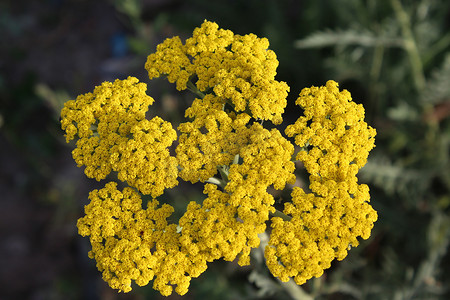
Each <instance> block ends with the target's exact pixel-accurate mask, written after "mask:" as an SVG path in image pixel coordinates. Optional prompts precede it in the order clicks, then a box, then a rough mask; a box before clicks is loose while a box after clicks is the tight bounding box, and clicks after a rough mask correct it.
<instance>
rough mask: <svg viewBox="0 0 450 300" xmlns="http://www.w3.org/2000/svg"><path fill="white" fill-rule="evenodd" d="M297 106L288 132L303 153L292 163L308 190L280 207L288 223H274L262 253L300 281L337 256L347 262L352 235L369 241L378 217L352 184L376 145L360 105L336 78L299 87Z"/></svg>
mask: <svg viewBox="0 0 450 300" xmlns="http://www.w3.org/2000/svg"><path fill="white" fill-rule="evenodd" d="M296 104H298V105H300V106H301V107H302V108H303V109H304V116H302V117H300V118H299V119H298V120H297V121H296V122H295V124H293V125H290V126H288V127H287V128H286V134H287V135H288V136H295V143H296V144H297V145H298V146H300V147H302V148H304V149H305V151H300V152H299V153H298V155H297V159H299V160H301V161H302V162H303V164H304V165H305V168H306V170H307V171H308V173H309V174H310V182H311V184H310V189H311V191H312V193H309V194H306V193H305V192H304V191H303V190H302V189H300V188H297V187H296V188H294V190H293V192H292V203H286V205H285V209H284V213H285V214H286V215H288V216H291V217H292V218H291V219H290V220H283V219H281V218H272V225H271V226H272V228H273V230H272V233H271V236H270V240H269V246H268V247H266V252H265V256H266V259H267V265H268V267H269V269H270V271H271V272H272V274H274V275H275V276H278V277H280V279H281V280H282V281H287V280H289V277H294V278H295V281H296V282H297V284H303V283H304V282H305V281H306V280H308V279H309V278H311V277H313V276H316V277H319V276H321V275H322V273H323V270H324V269H327V268H329V267H330V264H331V261H332V260H333V259H334V258H337V259H338V260H342V259H344V258H345V256H346V255H347V250H348V248H349V247H356V246H358V244H359V243H358V240H357V237H359V236H360V237H362V238H363V239H367V238H369V236H370V231H371V229H372V227H373V223H374V222H375V221H376V220H377V213H376V212H375V210H374V209H373V208H372V207H371V206H370V205H369V200H370V195H369V188H368V187H367V186H366V185H364V184H361V185H358V184H357V178H356V173H357V172H358V170H359V169H360V168H361V167H362V166H364V164H365V163H366V160H367V156H368V154H369V151H370V150H371V149H372V148H373V147H374V136H375V134H376V132H375V130H374V129H373V128H371V127H370V126H367V123H366V122H364V108H363V107H362V105H357V104H356V103H354V102H352V101H351V95H350V93H349V92H348V91H346V90H344V91H342V92H340V91H339V89H338V85H337V83H336V82H334V81H331V80H330V81H328V82H327V84H326V86H324V87H319V88H317V87H312V88H305V89H303V90H302V92H301V93H300V96H299V98H298V99H297V101H296Z"/></svg>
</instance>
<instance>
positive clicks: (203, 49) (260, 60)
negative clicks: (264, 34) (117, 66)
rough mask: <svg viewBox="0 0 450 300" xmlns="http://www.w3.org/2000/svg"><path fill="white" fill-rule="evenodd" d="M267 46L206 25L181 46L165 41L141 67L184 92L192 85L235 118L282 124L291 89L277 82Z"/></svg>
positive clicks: (176, 40)
mask: <svg viewBox="0 0 450 300" xmlns="http://www.w3.org/2000/svg"><path fill="white" fill-rule="evenodd" d="M268 47H269V41H268V40H267V39H266V38H258V37H257V36H256V35H254V34H248V35H244V36H240V35H235V34H233V32H231V31H230V30H224V29H219V26H218V25H217V24H216V23H213V22H208V21H205V22H204V23H203V24H202V26H201V27H200V28H196V29H195V30H194V33H193V36H192V37H191V38H189V39H187V40H186V42H185V44H183V43H182V42H181V41H180V38H179V37H173V38H170V39H166V40H165V41H164V42H163V43H162V44H160V45H158V47H157V49H156V52H155V53H153V54H150V55H149V56H148V59H147V63H146V64H145V68H146V69H147V71H148V74H149V77H150V79H152V78H155V77H159V76H161V75H167V78H168V80H169V81H170V82H176V84H177V89H178V90H184V89H186V88H187V87H188V86H187V85H188V82H189V80H190V79H195V86H196V88H197V89H198V90H199V91H200V92H202V93H212V94H214V95H215V96H217V97H219V98H220V99H221V102H222V103H228V104H229V105H231V106H232V107H233V109H234V110H235V111H236V112H246V113H248V114H249V115H250V116H251V117H253V118H255V119H262V120H270V121H272V122H273V123H275V124H280V123H281V122H282V117H281V114H282V113H283V112H284V108H285V107H286V96H287V93H288V91H289V86H288V85H287V84H286V83H285V82H279V81H276V80H275V75H276V69H277V67H278V60H277V58H276V55H275V53H274V52H273V51H272V50H269V49H268Z"/></svg>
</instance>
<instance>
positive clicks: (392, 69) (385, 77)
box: [0, 0, 450, 300]
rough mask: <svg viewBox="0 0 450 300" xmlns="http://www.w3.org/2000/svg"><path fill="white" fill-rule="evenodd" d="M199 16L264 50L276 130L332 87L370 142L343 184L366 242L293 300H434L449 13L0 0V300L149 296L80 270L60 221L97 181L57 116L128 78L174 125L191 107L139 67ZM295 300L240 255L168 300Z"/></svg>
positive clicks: (441, 219) (347, 6)
mask: <svg viewBox="0 0 450 300" xmlns="http://www.w3.org/2000/svg"><path fill="white" fill-rule="evenodd" d="M204 19H208V20H210V21H215V22H217V23H218V24H219V26H220V27H222V28H226V29H230V30H232V31H233V32H234V33H236V34H242V35H243V34H247V33H255V34H257V35H258V36H260V37H267V38H268V39H269V41H270V48H271V49H272V50H274V51H275V53H276V54H277V56H278V59H279V61H280V65H279V68H278V71H279V72H278V75H277V79H278V80H282V81H286V82H287V83H288V84H289V85H290V87H291V93H290V96H289V99H288V100H289V106H288V110H287V111H288V112H289V113H288V114H287V115H286V119H287V120H295V118H296V117H297V115H295V113H298V110H296V109H295V108H294V105H293V102H294V101H295V99H296V97H297V95H298V93H299V92H300V90H301V89H302V88H303V87H308V86H311V85H316V86H318V85H323V84H325V82H326V81H327V80H329V79H333V80H336V81H338V82H339V83H340V87H341V88H345V89H348V90H349V91H350V92H351V93H352V96H353V98H354V100H355V101H356V102H358V103H362V104H363V105H364V107H365V108H366V121H367V122H368V123H369V124H370V125H371V126H373V127H375V128H376V129H377V131H378V135H377V138H376V145H377V147H376V148H375V149H374V150H373V151H372V153H371V155H370V157H369V162H368V164H367V165H366V166H365V167H364V168H363V169H362V170H361V172H360V173H359V175H360V182H363V183H367V184H369V186H370V188H371V195H372V200H371V201H372V202H371V203H372V205H373V206H374V208H375V209H376V210H377V211H378V215H379V220H378V221H377V223H376V224H375V227H374V229H373V233H372V236H371V238H370V239H369V240H367V241H362V243H361V245H360V246H359V247H357V248H355V249H352V250H351V251H350V252H349V255H348V257H347V258H346V259H345V260H343V261H341V262H335V263H333V265H332V267H331V268H330V269H329V270H327V271H326V272H325V274H324V276H322V277H321V278H318V279H312V280H310V281H308V282H307V283H306V284H304V285H303V286H302V290H303V291H304V294H303V295H302V296H301V297H298V293H297V299H450V291H449V288H450V275H449V274H450V255H449V251H448V242H449V239H450V215H449V212H450V192H449V190H450V163H449V157H450V155H449V154H450V153H449V143H450V118H449V116H450V2H449V1H438V0H422V1H419V0H417V1H412V0H410V1H400V0H383V1H375V0H372V1H371V0H365V1H363V0H361V1H358V0H339V1H337V0H335V1H333V0H331V1H323V0H319V1H311V0H310V1H307V0H304V1H300V0H298V1H296V0H278V1H269V0H245V1H244V0H228V1H225V0H219V1H205V0H97V1H89V0H14V1H12V0H2V1H1V2H0V205H1V206H0V208H1V209H0V237H1V243H0V299H2V300H3V299H5V300H9V299H33V300H38V299H39V300H40V299H102V300H110V299H163V298H164V297H162V296H160V295H159V293H158V292H155V291H153V289H152V288H151V284H152V283H150V284H149V285H148V286H147V287H135V288H133V291H132V292H130V293H128V294H123V293H122V294H118V293H117V292H116V291H114V290H112V289H110V288H109V287H108V286H107V284H106V283H104V282H103V280H102V279H101V274H100V273H99V272H98V271H97V270H96V267H95V262H94V261H92V260H90V259H89V258H88V257H87V252H88V251H89V250H90V245H89V241H88V239H87V238H82V237H80V236H78V234H77V229H76V220H77V219H78V218H79V217H80V216H82V215H83V206H84V205H85V204H87V201H88V199H87V196H88V192H89V191H90V190H92V189H93V188H98V187H102V186H103V184H104V183H103V182H100V183H97V182H95V180H89V179H87V178H85V176H84V174H83V170H82V169H80V168H77V167H76V165H75V163H74V162H73V160H72V158H71V150H72V145H68V144H66V143H65V139H64V137H63V132H62V130H61V129H60V127H59V112H60V109H61V107H62V105H63V103H64V102H65V101H67V100H70V99H75V97H76V96H77V95H79V94H83V93H87V92H90V91H92V90H93V88H94V86H96V85H99V84H100V83H101V82H103V81H105V80H109V81H111V80H114V79H116V78H119V79H124V78H126V77H127V76H128V75H131V76H135V77H138V78H139V79H140V80H141V81H143V82H147V83H149V89H148V94H149V95H150V96H152V97H153V98H155V100H156V104H154V105H153V106H152V107H151V110H152V113H154V114H158V115H160V116H161V117H163V118H164V119H166V120H168V121H171V122H174V123H176V124H177V123H179V122H180V120H181V118H182V117H183V112H184V109H185V108H186V107H187V106H188V105H189V103H190V101H192V99H193V97H192V95H189V94H188V93H180V92H177V91H176V90H175V89H174V87H173V86H172V85H171V84H169V83H167V82H166V81H165V80H163V79H157V80H153V81H152V82H149V80H148V77H147V74H146V71H145V69H144V63H145V61H146V56H147V55H148V54H149V53H151V52H153V51H155V49H156V45H157V44H159V43H161V42H162V41H163V40H164V39H165V38H167V37H171V36H173V35H179V36H180V37H181V38H182V39H185V38H186V37H189V36H190V35H191V33H192V30H193V29H194V28H195V27H198V26H200V25H201V23H202V22H203V20H204ZM180 191H181V192H180ZM202 197H203V195H202V194H201V190H199V189H198V187H197V186H194V187H189V186H188V185H184V184H181V185H180V187H179V189H178V190H177V189H175V190H173V191H169V192H168V193H166V194H165V195H164V197H163V198H162V201H167V202H169V203H171V204H173V205H174V206H175V207H176V208H177V209H179V211H180V212H181V211H182V210H183V209H184V208H185V207H186V205H187V203H188V201H191V200H195V201H201V199H202ZM175 221H176V220H175ZM297 292H298V291H297ZM295 295H296V294H295V292H292V291H290V290H289V288H288V287H286V286H283V285H281V284H279V282H278V281H277V280H276V279H274V278H273V277H271V275H270V274H269V273H268V271H267V269H266V268H265V267H264V264H263V260H262V259H261V257H260V256H258V253H255V255H254V259H253V264H252V266H250V267H246V268H241V267H238V266H237V264H236V263H227V262H222V261H218V262H215V263H213V264H211V265H210V267H209V268H208V270H207V271H206V272H205V273H203V274H202V275H201V276H200V277H199V278H197V279H193V280H192V283H191V288H190V291H189V293H188V294H186V295H185V296H184V297H183V298H184V299H290V298H291V297H295ZM168 299H181V297H179V296H177V295H173V296H171V297H169V298H168Z"/></svg>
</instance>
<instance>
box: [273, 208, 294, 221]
mask: <svg viewBox="0 0 450 300" xmlns="http://www.w3.org/2000/svg"><path fill="white" fill-rule="evenodd" d="M270 215H271V216H272V217H278V218H282V219H283V220H284V221H290V220H292V217H290V216H288V215H286V214H284V213H282V212H281V211H279V210H278V209H276V210H275V212H274V213H270Z"/></svg>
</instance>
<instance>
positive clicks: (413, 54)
mask: <svg viewBox="0 0 450 300" xmlns="http://www.w3.org/2000/svg"><path fill="white" fill-rule="evenodd" d="M391 4H392V7H393V9H394V11H395V14H396V16H397V20H398V22H399V23H400V27H401V30H402V35H403V39H404V48H405V50H406V52H407V53H408V57H409V61H410V64H411V69H412V73H413V78H414V84H415V86H416V89H417V90H418V91H419V92H420V91H422V90H423V89H424V88H425V84H426V81H425V76H424V74H423V65H422V60H421V58H420V54H419V49H418V48H417V44H416V41H415V39H414V35H413V33H412V31H411V22H410V20H409V17H408V14H407V13H406V12H405V10H404V9H403V7H402V4H401V3H400V1H399V0H391Z"/></svg>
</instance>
